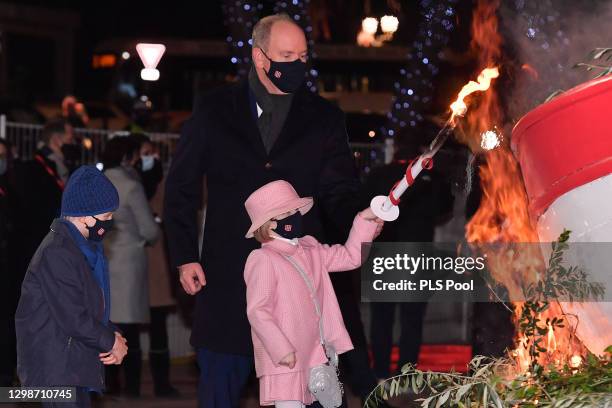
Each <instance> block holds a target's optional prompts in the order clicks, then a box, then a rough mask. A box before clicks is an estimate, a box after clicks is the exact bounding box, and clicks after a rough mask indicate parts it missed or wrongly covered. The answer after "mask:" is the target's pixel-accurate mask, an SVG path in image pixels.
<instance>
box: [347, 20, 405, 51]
mask: <svg viewBox="0 0 612 408" xmlns="http://www.w3.org/2000/svg"><path fill="white" fill-rule="evenodd" d="M378 25H379V24H378V20H377V19H376V18H375V17H366V18H364V19H363V20H362V21H361V31H359V33H357V44H358V45H359V46H361V47H380V46H382V45H383V44H384V43H385V42H387V41H391V40H392V39H393V34H394V33H395V32H396V31H397V28H398V26H399V20H398V19H397V17H395V16H383V17H382V18H381V19H380V29H381V31H382V34H378V35H377V34H376V32H377V31H378Z"/></svg>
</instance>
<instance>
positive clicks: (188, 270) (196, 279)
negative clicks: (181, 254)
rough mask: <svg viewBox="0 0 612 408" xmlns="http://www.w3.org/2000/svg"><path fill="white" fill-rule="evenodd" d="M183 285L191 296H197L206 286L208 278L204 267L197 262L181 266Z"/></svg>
mask: <svg viewBox="0 0 612 408" xmlns="http://www.w3.org/2000/svg"><path fill="white" fill-rule="evenodd" d="M179 275H180V276H181V285H183V289H185V292H187V293H188V294H189V295H195V294H196V293H198V292H199V291H200V290H201V289H202V288H203V287H204V286H206V277H205V276H204V270H202V265H200V264H199V263H197V262H193V263H188V264H185V265H181V266H179Z"/></svg>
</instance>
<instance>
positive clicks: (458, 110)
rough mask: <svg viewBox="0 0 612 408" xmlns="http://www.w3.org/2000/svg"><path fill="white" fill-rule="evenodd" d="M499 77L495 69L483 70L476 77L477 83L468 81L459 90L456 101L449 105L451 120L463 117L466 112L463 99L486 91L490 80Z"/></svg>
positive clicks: (497, 70)
mask: <svg viewBox="0 0 612 408" xmlns="http://www.w3.org/2000/svg"><path fill="white" fill-rule="evenodd" d="M498 76H499V69H497V67H493V68H485V69H483V70H482V72H481V73H480V75H478V79H477V81H478V82H474V81H470V82H468V83H467V84H466V85H464V86H463V88H461V91H460V92H459V95H458V96H457V100H456V101H455V102H453V103H451V106H450V108H451V110H452V111H453V115H452V117H451V120H453V119H454V118H455V116H463V115H465V112H466V111H467V105H466V103H465V101H464V99H465V98H466V97H467V96H468V95H471V94H473V93H474V92H478V91H481V92H482V91H486V90H487V89H489V87H490V86H491V80H492V79H494V78H497V77H498Z"/></svg>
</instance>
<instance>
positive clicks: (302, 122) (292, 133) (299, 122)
mask: <svg viewBox="0 0 612 408" xmlns="http://www.w3.org/2000/svg"><path fill="white" fill-rule="evenodd" d="M309 92H310V91H309V90H308V89H307V88H306V87H305V86H302V87H301V88H300V89H299V90H298V91H297V92H296V94H295V95H294V97H293V101H292V102H291V108H289V113H288V114H287V119H286V120H285V124H284V125H283V128H282V130H281V132H280V134H279V135H278V138H277V139H276V142H274V145H273V146H272V150H270V156H272V157H273V156H275V155H277V154H279V153H280V152H282V151H283V150H284V149H285V148H287V146H289V145H291V144H292V143H294V142H295V141H296V140H297V139H299V138H300V137H302V136H303V135H304V134H306V132H305V130H306V124H307V123H308V121H309V119H310V114H309V113H310V110H311V108H312V106H311V103H310V101H309V100H308V99H309V96H310V95H309V94H308V93H309Z"/></svg>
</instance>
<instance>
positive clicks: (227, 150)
mask: <svg viewBox="0 0 612 408" xmlns="http://www.w3.org/2000/svg"><path fill="white" fill-rule="evenodd" d="M307 54H308V49H307V44H306V38H305V36H304V33H303V31H302V30H301V28H300V27H299V26H297V25H296V24H295V22H293V21H292V20H291V18H289V17H288V16H284V15H276V16H269V17H266V18H263V19H261V20H260V21H259V22H258V24H257V25H256V26H255V28H254V30H253V51H252V56H253V61H254V67H253V69H252V71H251V73H250V75H249V78H248V80H245V81H242V82H239V83H238V84H235V85H232V86H230V87H227V88H223V89H220V90H217V91H215V92H212V93H211V94H209V95H208V96H207V97H206V98H204V99H203V100H202V101H201V102H200V103H199V104H198V106H196V109H195V110H194V114H193V116H192V117H191V119H190V120H189V121H188V122H187V123H186V124H185V127H184V128H183V132H182V136H181V140H180V142H179V145H178V147H177V151H176V153H175V156H174V158H173V162H172V166H171V168H170V172H169V174H168V180H167V185H166V202H165V217H164V219H165V222H166V230H167V234H168V244H169V249H170V255H171V261H172V263H173V265H175V266H177V267H179V271H180V279H181V283H182V285H183V288H184V289H185V291H186V292H187V293H189V294H192V295H195V294H196V293H197V298H196V311H195V319H194V325H193V331H192V335H191V343H192V345H193V346H194V347H195V348H196V349H197V352H198V362H199V364H200V369H201V376H200V387H199V400H200V406H201V407H213V406H214V407H216V408H219V407H224V408H225V407H227V408H229V407H236V406H238V401H239V397H240V393H241V389H242V387H243V385H244V383H245V381H246V379H247V377H248V375H249V374H250V371H251V368H252V353H253V351H252V343H251V335H250V327H249V322H248V320H247V316H246V296H245V294H246V288H245V283H244V278H243V273H244V264H245V261H246V258H247V256H248V254H249V253H250V252H251V251H252V250H253V249H255V248H256V246H257V243H256V242H255V241H254V240H247V239H245V238H244V231H245V230H246V229H248V226H249V225H250V223H249V218H248V215H247V213H246V211H245V209H244V201H245V200H246V198H247V197H248V196H249V195H250V194H251V193H252V192H253V191H255V190H256V189H257V188H259V187H261V186H262V185H264V184H266V183H268V182H270V181H273V180H278V179H284V180H287V181H288V182H290V183H291V184H292V185H293V186H294V187H295V189H296V190H297V192H298V194H300V195H301V196H313V197H314V198H315V204H314V207H313V209H312V210H311V211H310V212H309V213H308V214H307V215H306V216H305V217H304V232H305V233H306V234H310V235H313V236H315V237H317V239H319V240H321V241H325V237H324V234H323V227H322V223H321V218H322V215H323V214H325V215H326V217H327V218H328V219H330V220H333V221H334V222H335V223H336V225H337V228H340V229H343V230H346V231H348V229H349V226H350V225H351V222H352V219H353V217H354V216H355V214H356V210H357V204H358V203H357V201H356V200H355V197H356V196H357V192H358V188H359V184H358V179H357V177H356V170H355V166H354V162H353V159H352V155H351V151H350V148H349V145H348V140H347V134H346V129H345V121H344V115H343V113H342V111H341V110H340V109H338V108H337V107H335V106H334V105H332V104H330V103H329V102H327V101H326V100H324V99H323V98H321V97H320V96H318V95H315V94H313V93H311V92H310V91H309V90H308V89H307V88H306V87H305V86H304V85H303V83H302V82H303V80H304V74H305V71H306V64H305V63H306V59H307ZM205 174H206V179H207V188H208V204H207V213H206V223H205V230H204V239H203V245H202V256H201V258H200V256H199V254H198V244H197V243H198V237H197V220H196V213H197V210H198V208H197V207H198V203H199V197H200V191H201V186H202V179H203V176H204V175H205Z"/></svg>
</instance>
